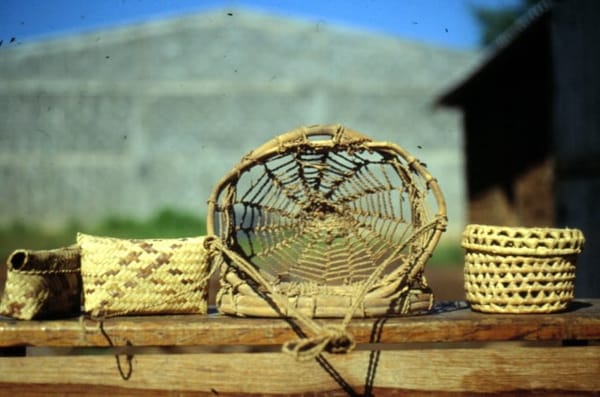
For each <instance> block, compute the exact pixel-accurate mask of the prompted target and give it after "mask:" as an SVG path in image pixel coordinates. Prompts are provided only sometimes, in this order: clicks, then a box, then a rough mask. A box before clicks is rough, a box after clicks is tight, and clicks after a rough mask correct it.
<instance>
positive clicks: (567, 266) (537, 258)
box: [462, 225, 585, 313]
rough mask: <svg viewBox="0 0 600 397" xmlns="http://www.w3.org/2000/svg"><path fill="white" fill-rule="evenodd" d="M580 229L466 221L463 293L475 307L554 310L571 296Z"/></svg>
mask: <svg viewBox="0 0 600 397" xmlns="http://www.w3.org/2000/svg"><path fill="white" fill-rule="evenodd" d="M584 241H585V240H584V237H583V233H582V232H581V231H580V230H578V229H558V228H525V227H501V226H489V225H467V227H466V228H465V230H464V232H463V235H462V247H463V248H464V249H465V250H466V253H465V270H464V272H465V292H466V296H467V300H468V301H469V302H470V303H471V307H472V308H473V309H474V310H477V311H481V312H487V313H550V312H556V311H561V310H564V309H566V308H567V305H568V304H569V302H570V301H571V300H572V299H573V292H574V283H575V263H576V259H577V256H578V255H579V254H580V253H581V251H582V249H583V244H584Z"/></svg>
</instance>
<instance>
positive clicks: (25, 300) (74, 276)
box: [0, 245, 81, 320]
mask: <svg viewBox="0 0 600 397" xmlns="http://www.w3.org/2000/svg"><path fill="white" fill-rule="evenodd" d="M6 266H7V273H6V284H5V286H4V292H3V293H2V299H1V300H0V314H1V315H4V316H9V317H13V318H16V319H20V320H31V319H42V318H44V319H48V318H57V317H71V316H76V315H77V314H79V312H80V305H81V276H80V272H79V269H80V258H79V247H78V246H76V245H73V246H70V247H65V248H57V249H53V250H39V251H34V250H23V249H19V250H16V251H14V252H13V253H12V254H11V255H10V256H9V257H8V260H7V263H6Z"/></svg>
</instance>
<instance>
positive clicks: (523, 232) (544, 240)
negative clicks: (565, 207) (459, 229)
mask: <svg viewBox="0 0 600 397" xmlns="http://www.w3.org/2000/svg"><path fill="white" fill-rule="evenodd" d="M584 243H585V237H584V235H583V232H582V231H581V230H580V229H577V228H568V227H565V228H558V227H525V226H498V225H484V224H469V225H467V226H466V227H465V229H464V231H463V233H462V238H461V246H462V247H463V248H464V249H466V250H467V251H471V252H472V251H476V252H482V253H488V254H496V255H522V256H542V257H544V256H565V255H577V254H580V253H581V252H582V250H583V245H584Z"/></svg>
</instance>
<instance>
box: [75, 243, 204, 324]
mask: <svg viewBox="0 0 600 397" xmlns="http://www.w3.org/2000/svg"><path fill="white" fill-rule="evenodd" d="M77 242H78V244H79V245H80V246H81V277H82V281H83V300H84V310H85V312H87V313H91V315H92V316H97V317H105V316H116V315H126V314H175V313H198V314H205V313H206V312H207V290H208V287H207V285H208V279H209V277H210V272H209V259H208V256H207V252H206V250H205V249H204V245H203V244H204V237H193V238H175V239H119V238H112V237H98V236H91V235H87V234H82V233H79V234H78V235H77Z"/></svg>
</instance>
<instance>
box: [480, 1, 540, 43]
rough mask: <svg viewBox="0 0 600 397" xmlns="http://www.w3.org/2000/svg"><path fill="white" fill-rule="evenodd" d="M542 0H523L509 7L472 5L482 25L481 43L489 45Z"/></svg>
mask: <svg viewBox="0 0 600 397" xmlns="http://www.w3.org/2000/svg"><path fill="white" fill-rule="evenodd" d="M539 1H540V0H521V1H520V3H519V4H517V5H515V6H509V7H502V8H497V7H488V6H476V5H471V13H472V14H473V16H474V17H475V19H476V20H477V23H478V24H479V26H480V27H481V37H480V40H479V41H480V43H481V45H482V46H487V45H489V44H491V43H493V42H494V40H495V39H496V38H497V37H498V36H499V35H500V34H502V33H503V32H504V31H506V30H507V29H508V28H509V27H510V26H511V25H512V24H513V23H514V22H515V21H516V20H517V18H519V17H520V16H521V15H523V14H524V13H525V12H526V11H527V10H528V9H529V8H530V7H532V6H534V5H535V4H536V3H538V2H539Z"/></svg>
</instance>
